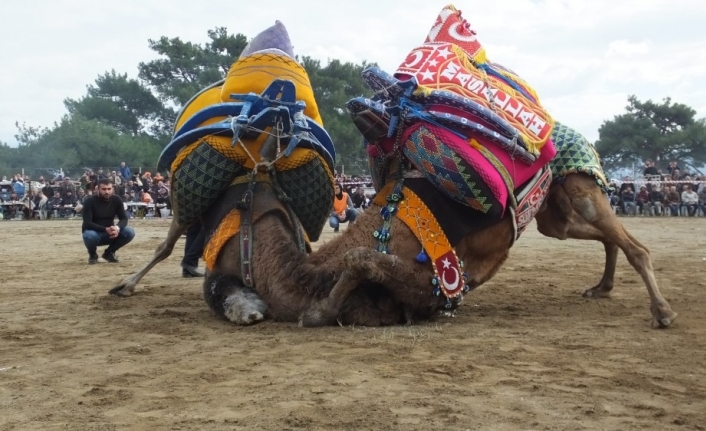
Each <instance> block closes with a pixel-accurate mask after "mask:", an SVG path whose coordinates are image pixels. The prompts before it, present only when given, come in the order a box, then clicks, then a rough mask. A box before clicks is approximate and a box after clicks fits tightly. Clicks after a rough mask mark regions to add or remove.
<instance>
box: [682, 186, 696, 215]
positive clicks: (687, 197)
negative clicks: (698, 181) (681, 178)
mask: <svg viewBox="0 0 706 431" xmlns="http://www.w3.org/2000/svg"><path fill="white" fill-rule="evenodd" d="M681 202H682V206H683V207H685V208H686V212H687V214H688V215H689V217H693V216H695V215H696V209H697V208H698V205H699V195H698V194H697V193H696V192H695V191H693V190H691V185H690V184H686V185H684V191H683V192H681Z"/></svg>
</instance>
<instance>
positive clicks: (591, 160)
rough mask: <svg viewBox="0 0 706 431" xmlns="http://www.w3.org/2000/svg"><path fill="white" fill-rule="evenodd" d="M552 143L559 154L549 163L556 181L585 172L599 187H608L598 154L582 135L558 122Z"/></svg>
mask: <svg viewBox="0 0 706 431" xmlns="http://www.w3.org/2000/svg"><path fill="white" fill-rule="evenodd" d="M552 141H554V146H555V148H556V151H557V153H556V156H555V157H554V159H552V161H551V162H549V167H550V168H551V170H552V176H553V177H554V179H555V180H561V179H562V178H564V177H566V176H567V175H569V174H575V173H578V172H583V173H585V174H588V175H590V176H592V177H594V178H595V179H596V182H597V183H598V185H599V186H601V187H606V186H607V185H608V181H606V177H605V174H604V173H603V168H602V167H601V160H600V156H599V155H598V152H596V149H595V148H594V147H593V145H591V143H590V142H588V140H587V139H586V138H585V137H584V136H583V135H582V134H581V133H579V132H578V131H576V130H575V129H572V128H571V127H569V126H567V125H565V124H562V123H560V122H558V121H557V122H556V124H555V125H554V130H553V131H552Z"/></svg>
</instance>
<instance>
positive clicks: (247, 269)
mask: <svg viewBox="0 0 706 431" xmlns="http://www.w3.org/2000/svg"><path fill="white" fill-rule="evenodd" d="M252 201H253V191H252V183H251V187H248V189H247V190H246V191H245V193H243V198H242V199H241V201H240V205H238V206H239V207H240V208H239V209H240V273H241V275H242V277H243V284H245V286H247V287H252V286H253V274H252V241H253V229H252Z"/></svg>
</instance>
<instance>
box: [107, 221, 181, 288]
mask: <svg viewBox="0 0 706 431" xmlns="http://www.w3.org/2000/svg"><path fill="white" fill-rule="evenodd" d="M187 227H188V226H184V225H180V224H179V223H178V222H177V220H176V218H174V219H172V223H171V224H170V225H169V232H168V233H167V238H166V239H165V240H164V242H162V243H161V244H160V245H159V246H158V247H157V250H155V252H154V254H153V255H152V259H151V260H150V261H149V262H147V264H146V265H145V266H143V267H142V269H140V270H139V271H138V272H137V273H135V274H133V275H131V276H129V277H127V278H125V279H124V280H123V281H122V282H121V283H120V284H118V285H117V286H115V287H113V288H112V289H110V291H108V293H110V294H111V295H117V296H130V295H132V292H133V291H134V290H135V286H137V283H139V282H140V280H141V279H142V277H144V276H145V275H147V273H148V272H150V270H151V269H152V268H154V266H155V265H157V264H158V263H159V262H161V261H163V260H164V259H166V258H168V257H169V255H170V254H172V250H174V245H176V243H177V241H178V240H179V238H180V237H181V236H182V235H183V234H184V232H186V228H187Z"/></svg>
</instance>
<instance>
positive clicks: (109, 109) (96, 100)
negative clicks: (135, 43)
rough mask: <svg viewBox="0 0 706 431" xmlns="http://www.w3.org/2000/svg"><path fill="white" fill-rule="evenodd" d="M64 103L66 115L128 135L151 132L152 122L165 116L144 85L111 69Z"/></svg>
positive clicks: (153, 129)
mask: <svg viewBox="0 0 706 431" xmlns="http://www.w3.org/2000/svg"><path fill="white" fill-rule="evenodd" d="M64 105H65V106H66V109H67V110H68V111H69V114H70V115H80V116H82V117H84V118H87V119H90V120H97V121H99V122H102V123H104V124H107V125H109V126H112V127H113V128H115V129H116V130H117V131H118V132H120V133H124V134H129V135H132V136H139V135H141V134H146V133H148V132H150V131H151V132H154V131H155V124H159V123H160V122H161V123H163V122H165V121H167V119H168V117H167V118H165V114H166V113H165V108H164V105H163V104H162V102H160V100H159V99H157V97H155V96H154V95H153V94H152V92H151V91H150V90H149V89H148V88H147V87H146V86H145V85H143V84H142V83H141V82H139V81H138V80H136V79H129V78H128V77H127V74H126V73H125V74H118V73H116V72H115V70H112V71H110V72H107V73H105V74H103V75H101V76H99V77H98V78H97V79H96V82H95V84H94V85H89V86H88V92H87V94H86V95H85V96H84V97H82V98H80V99H79V100H73V99H66V100H65V101H64ZM160 129H161V128H160V127H159V126H156V130H160ZM157 134H159V132H158V133H157Z"/></svg>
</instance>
